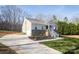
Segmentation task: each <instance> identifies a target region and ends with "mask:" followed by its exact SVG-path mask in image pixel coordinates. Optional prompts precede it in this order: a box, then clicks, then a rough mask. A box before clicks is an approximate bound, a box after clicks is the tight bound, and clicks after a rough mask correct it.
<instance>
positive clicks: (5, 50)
mask: <svg viewBox="0 0 79 59" xmlns="http://www.w3.org/2000/svg"><path fill="white" fill-rule="evenodd" d="M15 53H16V52H15V51H14V50H12V49H10V48H9V47H7V46H5V45H3V44H1V43H0V54H15Z"/></svg>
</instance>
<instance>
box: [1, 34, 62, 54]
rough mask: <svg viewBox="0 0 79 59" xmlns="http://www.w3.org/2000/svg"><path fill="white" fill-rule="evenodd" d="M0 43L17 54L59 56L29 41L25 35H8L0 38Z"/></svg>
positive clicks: (57, 52)
mask: <svg viewBox="0 0 79 59" xmlns="http://www.w3.org/2000/svg"><path fill="white" fill-rule="evenodd" d="M0 42H1V43H2V44H4V45H6V46H9V47H10V48H11V49H13V50H15V51H16V53H19V54H61V52H59V51H57V50H54V49H51V48H49V47H47V46H45V45H43V44H40V43H39V42H36V41H33V40H31V39H29V38H28V37H27V36H26V35H8V36H5V37H3V38H0Z"/></svg>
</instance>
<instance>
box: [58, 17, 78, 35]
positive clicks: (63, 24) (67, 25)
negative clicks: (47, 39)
mask: <svg viewBox="0 0 79 59" xmlns="http://www.w3.org/2000/svg"><path fill="white" fill-rule="evenodd" d="M74 20H75V21H74V22H68V19H67V17H65V18H64V21H58V22H57V26H58V29H57V31H58V33H59V34H60V35H77V34H78V35H79V23H78V21H77V20H79V19H77V20H76V19H74ZM76 21H77V22H76Z"/></svg>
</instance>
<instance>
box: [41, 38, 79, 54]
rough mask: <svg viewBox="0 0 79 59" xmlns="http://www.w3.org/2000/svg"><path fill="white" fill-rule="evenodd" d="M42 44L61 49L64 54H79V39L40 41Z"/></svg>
mask: <svg viewBox="0 0 79 59" xmlns="http://www.w3.org/2000/svg"><path fill="white" fill-rule="evenodd" d="M42 44H45V45H47V46H48V47H50V48H54V49H56V50H58V51H61V52H62V53H64V54H79V39H77V38H64V39H61V40H54V41H46V42H42Z"/></svg>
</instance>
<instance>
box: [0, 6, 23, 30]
mask: <svg viewBox="0 0 79 59" xmlns="http://www.w3.org/2000/svg"><path fill="white" fill-rule="evenodd" d="M22 22H23V11H22V9H21V8H19V7H17V6H13V5H9V6H8V5H7V6H1V7H0V30H9V31H21V27H22Z"/></svg>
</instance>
